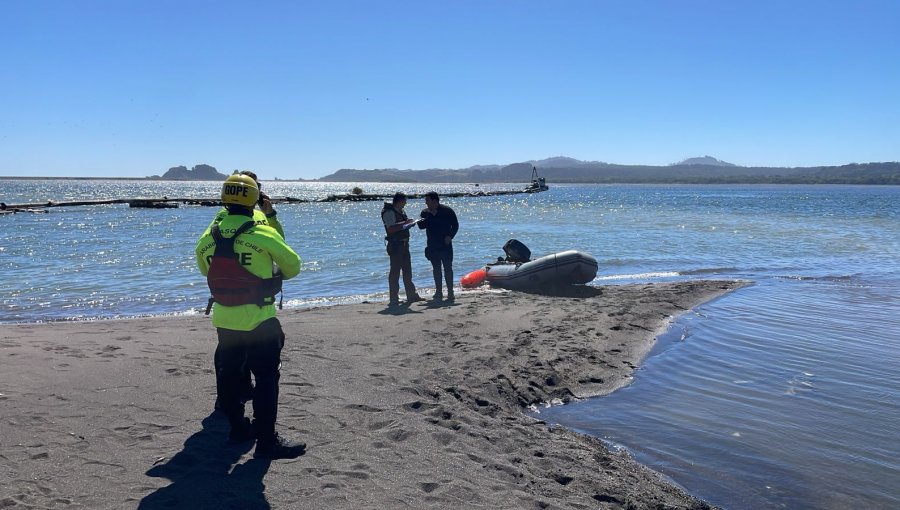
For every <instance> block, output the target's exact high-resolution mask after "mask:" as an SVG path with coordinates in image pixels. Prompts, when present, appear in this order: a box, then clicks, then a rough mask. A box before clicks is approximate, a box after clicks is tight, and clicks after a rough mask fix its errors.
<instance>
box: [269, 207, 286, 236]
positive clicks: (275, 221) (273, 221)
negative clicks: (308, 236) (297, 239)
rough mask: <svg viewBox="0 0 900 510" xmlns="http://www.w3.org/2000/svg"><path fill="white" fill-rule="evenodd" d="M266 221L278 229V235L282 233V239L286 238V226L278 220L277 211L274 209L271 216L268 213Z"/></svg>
mask: <svg viewBox="0 0 900 510" xmlns="http://www.w3.org/2000/svg"><path fill="white" fill-rule="evenodd" d="M266 223H268V224H269V226H270V227H272V228H274V229H275V230H276V231H278V235H280V236H281V237H282V239H284V238H285V237H284V228H283V227H282V226H281V222H280V221H278V216H276V212H275V211H272V215H271V216H269V215H268V214H266Z"/></svg>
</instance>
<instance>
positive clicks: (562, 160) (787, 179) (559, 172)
mask: <svg viewBox="0 0 900 510" xmlns="http://www.w3.org/2000/svg"><path fill="white" fill-rule="evenodd" d="M532 168H537V171H538V174H539V175H540V176H541V177H545V178H546V179H547V182H548V183H550V184H553V183H557V184H863V185H868V184H874V185H878V184H881V185H885V184H887V185H900V162H884V163H862V164H858V163H852V164H848V165H841V166H817V167H794V168H786V167H743V166H738V165H734V164H732V163H726V162H724V161H720V160H718V159H716V158H713V157H710V156H705V157H701V158H690V159H686V160H684V161H681V162H679V163H674V164H672V165H667V166H649V165H616V164H611V163H603V162H599V161H580V160H577V159H572V158H567V157H556V158H549V159H544V160H539V161H526V162H522V163H513V164H510V165H479V166H473V167H469V168H464V169H427V170H398V169H395V168H390V169H372V170H357V169H341V170H338V171H337V172H334V173H333V174H330V175H326V176H325V177H321V178H319V179H280V178H274V179H268V178H266V177H265V175H264V172H263V173H262V175H261V177H263V179H262V180H263V181H269V180H276V181H280V182H350V183H354V182H380V183H398V184H401V183H403V184H410V183H448V184H460V183H512V182H530V180H531V171H532ZM226 177H227V175H226V174H222V173H219V172H218V171H217V170H216V168H215V167H213V166H211V165H207V164H200V165H196V166H194V167H193V168H191V169H190V170H189V169H188V168H187V167H185V166H177V167H172V168H170V169H169V170H168V171H167V172H166V173H165V174H163V175H162V176H158V175H154V176H151V177H146V178H141V177H18V176H0V179H59V180H65V179H71V180H87V179H108V180H154V181H223V180H225V178H226Z"/></svg>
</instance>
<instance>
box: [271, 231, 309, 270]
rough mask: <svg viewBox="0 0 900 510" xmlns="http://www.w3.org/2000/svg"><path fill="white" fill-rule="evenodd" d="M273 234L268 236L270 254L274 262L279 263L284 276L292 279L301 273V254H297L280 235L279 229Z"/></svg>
mask: <svg viewBox="0 0 900 510" xmlns="http://www.w3.org/2000/svg"><path fill="white" fill-rule="evenodd" d="M273 230H274V229H273ZM272 234H274V235H269V236H267V237H268V239H269V242H268V243H267V244H268V246H267V248H268V251H269V255H270V256H271V257H272V262H274V263H276V264H278V268H279V269H280V270H281V276H282V278H284V279H285V280H290V279H291V278H293V277H295V276H297V275H298V274H300V266H301V263H302V262H301V260H300V255H297V252H295V251H294V249H293V248H291V247H290V246H288V244H287V243H286V242H284V238H282V237H281V236H280V235H278V232H277V231H275V232H272Z"/></svg>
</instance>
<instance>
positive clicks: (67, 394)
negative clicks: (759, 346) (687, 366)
mask: <svg viewBox="0 0 900 510" xmlns="http://www.w3.org/2000/svg"><path fill="white" fill-rule="evenodd" d="M742 285H743V283H740V282H724V281H694V282H675V283H662V284H639V285H624V286H609V287H599V288H592V287H587V288H584V289H583V290H582V291H581V292H578V293H575V294H573V295H569V296H552V297H551V296H538V295H531V294H523V293H514V292H509V293H505V292H489V293H459V294H458V297H457V301H456V303H454V304H452V305H443V306H433V305H428V304H424V303H416V304H414V305H412V306H411V307H409V308H405V309H401V310H400V311H399V312H392V311H389V310H387V309H386V308H385V304H384V303H363V304H359V305H342V306H336V307H326V308H316V309H307V310H285V311H282V312H281V313H280V318H281V321H282V324H283V326H284V330H285V332H286V334H287V342H286V345H285V349H284V352H283V355H282V357H283V360H284V363H283V367H282V377H281V396H280V408H279V418H278V423H279V430H280V431H281V432H282V434H284V435H286V436H291V437H297V438H300V439H303V440H304V441H306V442H307V443H308V445H309V446H308V451H307V453H306V455H304V456H302V457H300V458H298V459H294V460H287V461H285V460H279V461H274V462H269V461H262V460H258V459H253V458H252V444H244V445H240V446H233V445H227V444H225V436H226V434H227V424H226V423H225V420H224V418H222V417H221V416H220V415H218V414H216V413H212V405H213V401H214V399H215V381H214V375H213V372H212V352H213V350H214V349H215V343H216V336H215V329H214V328H213V327H212V326H211V324H210V323H209V319H208V318H206V317H202V316H199V317H198V316H191V317H157V318H147V319H135V320H115V321H96V322H73V323H54V324H23V325H5V326H2V327H0V411H2V412H0V508H3V509H5V508H16V509H18V508H67V507H72V508H90V509H106V508H109V509H121V508H143V509H157V508H191V509H203V508H209V509H214V508H215V509H219V508H235V509H239V508H240V509H245V508H246V509H266V508H276V509H294V508H310V509H320V508H336V509H337V508H341V509H343V508H354V509H356V508H359V509H394V508H410V509H419V508H453V507H455V508H486V509H487V508H490V509H528V508H559V509H562V508H592V509H596V508H708V505H707V504H706V503H704V502H702V501H699V500H697V499H694V498H692V497H691V496H690V495H688V494H686V493H684V492H683V491H682V490H680V489H679V488H677V487H675V486H673V485H672V484H670V483H668V482H667V481H666V480H664V479H663V478H662V477H661V476H659V475H658V474H656V473H654V472H653V471H651V470H649V469H647V468H644V467H643V466H641V465H639V464H637V463H636V462H635V461H634V460H632V459H631V458H630V457H629V456H628V455H627V454H626V453H622V452H614V451H611V450H610V449H608V448H607V447H606V446H604V445H603V444H602V443H601V442H599V441H597V440H595V439H592V438H589V437H586V436H582V435H579V434H576V433H574V432H571V431H567V430H564V429H561V428H550V427H548V425H547V424H545V423H543V422H541V421H539V420H535V419H532V418H529V417H527V416H525V415H524V414H523V413H522V409H523V407H525V406H528V405H530V404H537V403H542V402H548V401H552V400H558V401H568V400H571V399H573V398H581V397H587V396H593V395H601V394H605V393H608V392H610V391H613V390H615V389H616V388H618V387H621V386H622V385H624V384H627V383H628V381H629V380H630V377H631V375H632V373H633V371H634V370H635V369H636V367H637V365H638V364H639V363H640V361H641V360H642V358H643V357H644V356H645V355H646V353H647V352H648V350H649V349H650V347H651V346H652V344H653V342H654V339H655V337H656V335H657V334H659V333H660V332H661V331H662V330H663V328H664V327H665V326H666V325H667V324H668V322H669V321H670V320H671V319H672V318H673V317H674V316H677V315H678V314H680V313H683V312H684V311H686V310H688V309H690V308H692V307H695V306H697V305H699V304H701V303H703V302H705V301H708V300H710V299H713V298H715V297H717V296H720V295H722V294H724V293H727V292H729V291H731V290H734V289H736V288H739V287H740V286H742ZM248 411H249V406H248Z"/></svg>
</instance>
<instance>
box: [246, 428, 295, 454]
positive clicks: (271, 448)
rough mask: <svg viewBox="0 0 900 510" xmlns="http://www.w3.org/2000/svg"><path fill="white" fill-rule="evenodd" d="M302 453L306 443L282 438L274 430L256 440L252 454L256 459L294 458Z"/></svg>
mask: <svg viewBox="0 0 900 510" xmlns="http://www.w3.org/2000/svg"><path fill="white" fill-rule="evenodd" d="M304 453H306V443H304V442H302V441H296V440H292V439H286V438H283V437H281V436H280V435H278V433H277V432H276V433H275V434H274V435H273V436H271V437H269V438H265V439H263V438H260V439H258V440H257V441H256V451H254V452H253V456H254V457H255V458H257V459H272V460H274V459H295V458H297V457H299V456H301V455H303V454H304Z"/></svg>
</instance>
